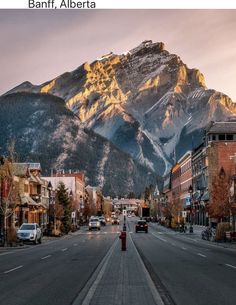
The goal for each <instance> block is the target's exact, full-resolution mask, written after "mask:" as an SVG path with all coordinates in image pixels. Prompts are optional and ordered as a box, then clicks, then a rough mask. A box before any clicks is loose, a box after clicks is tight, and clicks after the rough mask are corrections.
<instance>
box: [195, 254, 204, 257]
mask: <svg viewBox="0 0 236 305" xmlns="http://www.w3.org/2000/svg"><path fill="white" fill-rule="evenodd" d="M197 255H199V256H201V257H206V255H204V254H202V253H198V254H197Z"/></svg>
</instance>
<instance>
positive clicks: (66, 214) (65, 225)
mask: <svg viewBox="0 0 236 305" xmlns="http://www.w3.org/2000/svg"><path fill="white" fill-rule="evenodd" d="M57 200H58V203H59V204H60V205H61V206H62V207H63V216H62V225H61V231H62V232H63V233H65V234H68V233H69V232H70V230H71V204H70V197H69V194H68V189H67V188H66V187H65V184H64V183H63V182H60V183H59V186H58V189H57Z"/></svg>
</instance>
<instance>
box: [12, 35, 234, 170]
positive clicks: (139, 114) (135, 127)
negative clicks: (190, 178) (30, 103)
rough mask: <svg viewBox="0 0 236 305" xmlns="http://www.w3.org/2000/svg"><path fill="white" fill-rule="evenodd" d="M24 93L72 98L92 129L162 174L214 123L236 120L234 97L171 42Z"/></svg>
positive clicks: (145, 46)
mask: <svg viewBox="0 0 236 305" xmlns="http://www.w3.org/2000/svg"><path fill="white" fill-rule="evenodd" d="M196 64H197V63H196ZM26 87H27V88H26ZM21 90H22V91H25V90H27V91H31V92H32V91H34V92H35V91H37V92H43V93H50V94H52V95H56V96H58V97H60V98H62V99H64V100H65V101H66V104H67V107H68V108H69V109H71V110H72V111H73V112H74V113H75V114H76V115H77V116H78V117H79V119H80V120H81V122H82V124H83V126H84V127H86V128H88V129H92V130H94V131H95V132H96V133H98V134H100V135H102V136H104V137H106V138H107V139H108V140H110V141H111V142H113V143H114V144H115V145H116V146H118V147H119V148H120V149H121V150H123V151H125V152H127V153H129V154H130V155H131V156H132V157H133V158H134V159H136V160H137V161H138V162H139V163H141V164H143V165H145V166H147V167H148V168H149V169H151V170H152V171H155V172H157V173H158V174H163V173H164V172H165V171H167V170H168V168H169V167H170V164H171V162H173V154H174V151H176V155H177V158H178V157H180V156H181V155H182V154H183V153H184V152H185V151H186V150H188V149H191V148H192V147H191V146H192V145H194V146H195V145H197V144H199V142H200V141H201V136H202V130H203V128H204V127H205V126H206V125H207V124H208V123H209V121H211V120H227V119H228V117H231V116H234V115H235V113H236V106H235V104H234V103H233V102H232V101H231V99H230V98H229V97H227V96H226V95H224V94H222V93H219V92H217V91H215V90H209V89H207V87H206V84H205V80H204V76H203V75H202V73H201V72H200V71H199V70H197V69H189V68H188V67H187V66H186V64H184V63H183V62H182V60H181V59H180V58H179V56H177V55H175V54H170V53H169V52H168V51H167V50H165V46H164V44H163V43H153V42H152V41H150V40H149V41H144V42H142V43H141V44H140V45H139V46H138V47H136V48H134V49H132V50H130V51H129V52H126V53H125V54H121V55H116V54H113V53H109V54H107V55H104V56H103V57H101V58H100V59H97V60H95V61H94V62H92V63H91V64H89V63H85V64H83V65H81V66H80V67H78V68H77V69H76V70H74V71H72V72H67V73H65V74H63V75H61V76H59V77H57V78H56V79H54V80H52V81H49V82H47V83H45V84H43V85H41V86H37V87H34V86H32V85H30V84H29V83H27V86H26V84H25V83H24V84H23V85H22V88H21V86H18V87H17V88H16V89H13V92H15V91H17V92H19V91H21Z"/></svg>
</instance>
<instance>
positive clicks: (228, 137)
mask: <svg viewBox="0 0 236 305" xmlns="http://www.w3.org/2000/svg"><path fill="white" fill-rule="evenodd" d="M233 139H234V136H233V135H232V134H227V135H226V140H228V141H233Z"/></svg>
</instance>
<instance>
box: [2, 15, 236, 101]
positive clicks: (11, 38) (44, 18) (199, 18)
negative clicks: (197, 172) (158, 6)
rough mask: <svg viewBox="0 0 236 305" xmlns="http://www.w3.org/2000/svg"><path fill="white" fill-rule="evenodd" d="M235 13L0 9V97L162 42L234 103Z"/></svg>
mask: <svg viewBox="0 0 236 305" xmlns="http://www.w3.org/2000/svg"><path fill="white" fill-rule="evenodd" d="M235 29H236V10H95V11H89V10H84V11H79V10H59V11H49V10H33V11H31V10H0V44H1V49H0V52H1V53H0V54H1V57H0V67H1V70H0V71H1V72H0V73H1V74H0V94H3V93H4V92H6V91H8V90H10V89H11V88H13V87H14V86H16V85H18V84H20V83H22V82H23V81H26V80H28V81H30V82H32V83H33V84H40V83H43V82H45V81H47V80H50V79H52V78H54V77H56V76H58V75H60V74H62V73H64V72H66V71H71V70H74V69H75V68H76V67H78V66H80V65H81V64H82V63H83V62H85V61H88V62H91V61H93V60H95V59H96V58H97V57H100V56H101V55H103V54H106V53H109V52H110V51H113V52H114V53H118V54H119V53H123V52H124V51H127V50H129V49H132V48H134V47H135V46H137V45H138V44H139V43H141V42H142V41H143V40H146V39H152V40H153V41H162V42H164V43H165V45H166V49H167V50H168V51H169V52H171V53H176V54H178V55H179V56H180V57H181V59H182V60H183V61H184V63H186V64H187V65H188V67H189V68H198V69H200V71H201V72H202V73H203V74H204V76H205V79H206V84H207V86H208V88H214V89H216V90H219V91H221V92H224V93H226V94H228V95H229V96H230V97H231V98H232V99H233V101H235V102H236V86H235V72H236V30H235Z"/></svg>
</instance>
